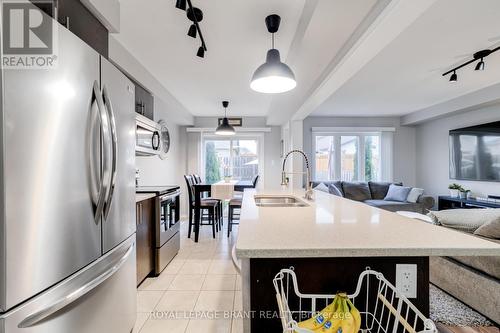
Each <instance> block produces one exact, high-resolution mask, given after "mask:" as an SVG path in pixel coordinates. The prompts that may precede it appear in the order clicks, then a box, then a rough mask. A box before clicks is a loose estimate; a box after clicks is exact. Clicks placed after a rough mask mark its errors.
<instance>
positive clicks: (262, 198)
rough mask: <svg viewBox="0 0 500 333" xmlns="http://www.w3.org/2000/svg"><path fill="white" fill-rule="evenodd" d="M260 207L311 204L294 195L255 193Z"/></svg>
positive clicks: (306, 205) (304, 205) (256, 202)
mask: <svg viewBox="0 0 500 333" xmlns="http://www.w3.org/2000/svg"><path fill="white" fill-rule="evenodd" d="M254 199H255V205H257V206H258V207H308V206H309V204H307V203H305V202H304V201H302V200H300V199H298V198H296V197H294V196H292V195H255V196H254Z"/></svg>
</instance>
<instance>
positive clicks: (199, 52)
mask: <svg viewBox="0 0 500 333" xmlns="http://www.w3.org/2000/svg"><path fill="white" fill-rule="evenodd" d="M196 55H197V56H198V57H200V58H205V49H204V48H203V46H200V47H199V48H198V52H196Z"/></svg>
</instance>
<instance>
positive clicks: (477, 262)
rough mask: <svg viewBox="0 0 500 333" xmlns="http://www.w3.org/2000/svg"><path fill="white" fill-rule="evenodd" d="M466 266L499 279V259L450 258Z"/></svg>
mask: <svg viewBox="0 0 500 333" xmlns="http://www.w3.org/2000/svg"><path fill="white" fill-rule="evenodd" d="M451 258H452V259H454V260H456V261H458V262H460V263H461V264H464V265H466V266H469V267H472V268H474V269H477V270H478V271H480V272H483V273H485V274H487V275H489V276H492V277H494V278H496V279H500V257H499V256H496V257H451Z"/></svg>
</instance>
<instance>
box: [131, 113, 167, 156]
mask: <svg viewBox="0 0 500 333" xmlns="http://www.w3.org/2000/svg"><path fill="white" fill-rule="evenodd" d="M135 120H136V129H135V138H136V140H135V153H136V155H138V156H155V155H160V152H161V138H160V133H161V125H160V124H159V123H157V122H154V121H152V120H151V119H148V118H146V117H144V116H142V115H140V114H137V115H136V116H135Z"/></svg>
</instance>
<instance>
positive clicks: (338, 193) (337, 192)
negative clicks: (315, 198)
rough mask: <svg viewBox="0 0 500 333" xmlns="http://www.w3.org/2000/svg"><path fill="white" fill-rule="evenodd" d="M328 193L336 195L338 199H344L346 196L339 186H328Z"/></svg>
mask: <svg viewBox="0 0 500 333" xmlns="http://www.w3.org/2000/svg"><path fill="white" fill-rule="evenodd" d="M328 192H330V194H333V195H336V196H338V197H343V196H344V194H343V193H342V191H341V190H340V189H339V188H338V187H337V186H335V185H334V184H330V185H328Z"/></svg>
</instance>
